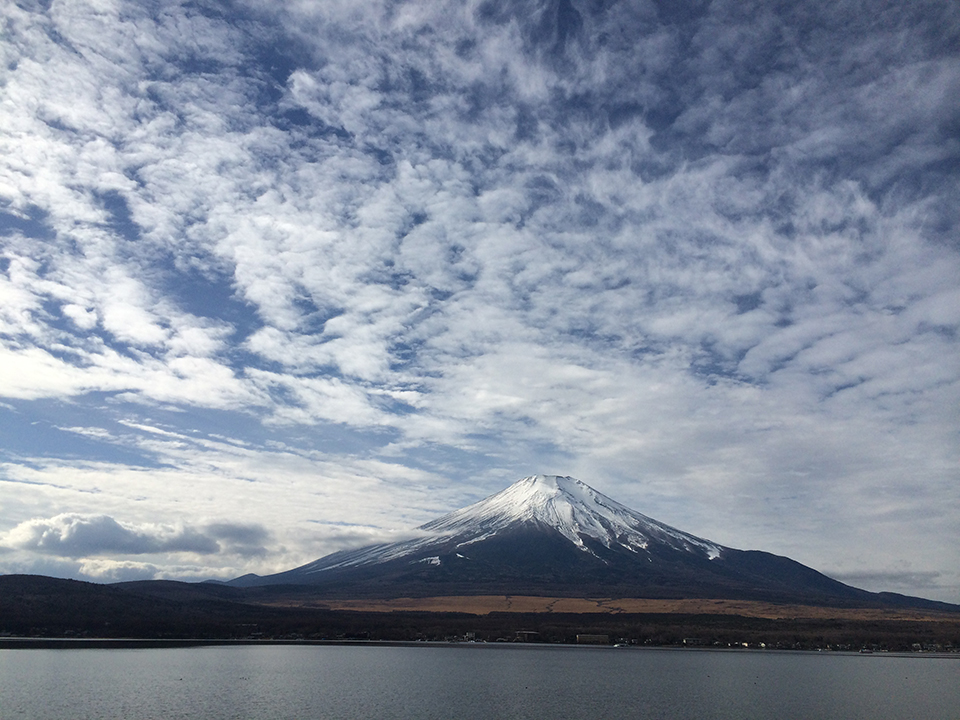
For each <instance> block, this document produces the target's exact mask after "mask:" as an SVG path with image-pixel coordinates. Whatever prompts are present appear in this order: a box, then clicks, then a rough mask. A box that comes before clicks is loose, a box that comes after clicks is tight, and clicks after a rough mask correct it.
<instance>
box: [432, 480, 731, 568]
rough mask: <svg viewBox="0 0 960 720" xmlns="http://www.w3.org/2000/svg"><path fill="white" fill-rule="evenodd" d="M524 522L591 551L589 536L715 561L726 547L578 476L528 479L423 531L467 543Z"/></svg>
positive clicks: (604, 541)
mask: <svg viewBox="0 0 960 720" xmlns="http://www.w3.org/2000/svg"><path fill="white" fill-rule="evenodd" d="M525 523H532V524H536V525H540V526H545V527H549V528H553V529H554V530H556V531H558V532H559V533H560V534H561V535H563V536H564V537H566V538H567V539H568V540H570V541H571V542H572V543H574V544H575V545H577V546H578V547H579V548H580V549H582V550H587V545H586V543H585V540H586V539H587V538H593V539H594V540H598V541H600V543H602V544H603V545H604V546H606V547H608V548H609V547H612V546H615V545H619V546H622V547H624V548H626V549H628V550H630V551H632V552H637V551H640V550H646V549H647V548H648V546H649V544H650V543H651V542H659V543H662V544H666V545H669V546H671V547H673V548H675V549H680V550H687V551H690V552H695V553H702V554H705V555H706V556H707V557H710V558H711V559H712V558H715V557H718V556H719V555H720V551H721V550H722V547H721V546H720V545H716V544H715V543H711V542H709V541H707V540H703V539H701V538H698V537H695V536H693V535H689V534H687V533H684V532H681V531H680V530H677V529H675V528H672V527H670V526H669V525H664V524H663V523H660V522H657V521H656V520H653V519H652V518H648V517H647V516H645V515H641V514H640V513H638V512H636V511H634V510H631V509H630V508H628V507H626V506H624V505H621V504H620V503H618V502H617V501H615V500H613V499H611V498H609V497H607V496H606V495H604V494H603V493H600V492H598V491H596V490H594V489H593V488H592V487H590V486H589V485H587V484H585V483H583V482H580V481H579V480H577V479H575V478H572V477H561V476H557V475H533V476H530V477H525V478H523V479H522V480H519V481H517V482H515V483H514V484H513V485H511V486H510V487H508V488H506V489H505V490H502V491H500V492H498V493H496V494H495V495H491V496H490V497H488V498H485V499H484V500H481V501H480V502H477V503H474V504H473V505H469V506H468V507H465V508H463V509H461V510H456V511H454V512H452V513H450V514H449V515H445V516H443V517H441V518H438V519H437V520H433V521H432V522H429V523H427V524H425V525H422V526H421V527H420V528H419V529H420V530H421V531H423V532H425V533H427V534H429V535H433V536H447V537H451V536H461V537H462V536H472V537H471V538H470V539H465V540H464V542H463V543H462V544H464V545H467V544H470V543H473V542H478V541H480V540H483V539H486V538H487V537H490V536H491V535H493V534H495V533H497V532H499V531H502V530H505V529H507V528H508V527H511V526H516V525H518V524H525Z"/></svg>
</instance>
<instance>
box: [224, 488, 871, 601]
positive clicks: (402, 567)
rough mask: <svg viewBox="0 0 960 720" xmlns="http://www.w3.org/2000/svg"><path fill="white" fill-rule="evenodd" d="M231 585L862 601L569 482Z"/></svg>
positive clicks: (765, 556) (501, 495) (498, 498)
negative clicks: (405, 535)
mask: <svg viewBox="0 0 960 720" xmlns="http://www.w3.org/2000/svg"><path fill="white" fill-rule="evenodd" d="M232 584H235V585H246V586H249V585H274V584H296V585H309V586H310V587H311V589H310V592H311V593H314V594H320V595H328V596H333V595H337V596H341V597H371V596H376V597H404V596H417V595H421V596H422V595H484V594H497V595H501V594H509V595H540V596H550V597H560V596H577V597H585V596H598V595H599V596H605V597H660V598H679V597H699V598H731V599H733V598H736V599H754V600H773V601H783V602H814V603H816V602H823V603H829V602H841V601H842V602H847V601H848V600H856V599H858V598H861V596H865V595H869V593H865V591H863V590H857V589H856V588H851V587H849V586H847V585H844V584H842V583H840V582H837V581H836V580H832V579H831V578H828V577H826V576H824V575H821V574H820V573H818V572H817V571H816V570H813V569H811V568H808V567H806V566H804V565H801V564H800V563H797V562H795V561H793V560H790V559H789V558H784V557H778V556H776V555H771V554H770V553H765V552H758V551H744V550H735V549H733V548H729V547H725V546H723V545H720V544H718V543H714V542H711V541H709V540H704V539H703V538H699V537H696V536H695V535H690V534H689V533H685V532H682V531H681V530H677V529H676V528H673V527H670V526H669V525H665V524H664V523H661V522H658V521H657V520H654V519H653V518H649V517H647V516H646V515H642V514H640V513H639V512H636V511H635V510H631V509H630V508H628V507H626V506H624V505H621V504H620V503H618V502H617V501H615V500H612V499H611V498H609V497H607V496H606V495H604V494H603V493H600V492H597V491H596V490H594V489H593V488H591V487H590V486H589V485H586V484H584V483H582V482H580V481H579V480H576V479H574V478H571V477H562V476H556V475H532V476H530V477H525V478H523V479H522V480H519V481H517V482H515V483H514V484H513V485H510V486H509V487H507V488H506V489H504V490H502V491H500V492H498V493H496V494H494V495H491V496H490V497H488V498H485V499H483V500H480V501H479V502H476V503H474V504H472V505H469V506H467V507H465V508H462V509H460V510H455V511H453V512H451V513H449V514H448V515H444V516H443V517H440V518H438V519H436V520H433V521H431V522H428V523H426V524H424V525H421V526H420V527H419V528H417V530H416V531H415V533H414V537H411V538H410V539H407V540H403V541H400V542H394V543H385V544H380V545H372V546H369V547H365V548H360V549H357V550H343V551H340V552H336V553H333V554H332V555H327V556H326V557H322V558H320V559H319V560H315V561H314V562H312V563H309V564H307V565H303V566H302V567H299V568H295V569H293V570H288V571H287V572H283V573H279V574H277V575H270V576H267V577H256V576H244V577H243V578H238V579H237V580H234V581H232Z"/></svg>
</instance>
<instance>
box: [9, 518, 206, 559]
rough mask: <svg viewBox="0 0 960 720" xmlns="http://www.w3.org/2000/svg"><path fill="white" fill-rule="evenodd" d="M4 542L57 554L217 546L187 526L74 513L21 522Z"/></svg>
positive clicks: (189, 549) (199, 549)
mask: <svg viewBox="0 0 960 720" xmlns="http://www.w3.org/2000/svg"><path fill="white" fill-rule="evenodd" d="M5 544H6V545H8V546H10V547H15V548H19V549H22V550H36V551H38V552H42V553H48V554H51V555H59V556H61V557H86V556H89V555H108V554H121V555H146V554H150V553H169V552H192V553H201V554H209V553H215V552H217V551H218V550H219V549H220V547H219V545H217V543H216V542H215V541H214V540H213V539H211V538H210V537H207V536H206V535H204V534H202V533H199V532H197V531H196V530H192V529H190V528H169V527H167V528H164V527H153V528H144V527H140V528H137V527H131V526H129V525H122V524H120V523H118V522H117V521H116V520H114V519H113V518H112V517H109V516H107V515H91V516H85V515H77V514H63V515H57V516H56V517H52V518H49V519H45V520H43V519H41V520H29V521H27V522H25V523H21V524H20V525H18V526H17V527H15V528H14V529H13V530H11V531H10V532H9V533H8V534H7V536H6V538H5Z"/></svg>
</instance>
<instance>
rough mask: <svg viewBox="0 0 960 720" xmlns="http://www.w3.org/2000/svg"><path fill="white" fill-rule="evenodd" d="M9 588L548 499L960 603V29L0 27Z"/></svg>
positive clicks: (699, 1) (0, 456)
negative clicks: (527, 483) (19, 579)
mask: <svg viewBox="0 0 960 720" xmlns="http://www.w3.org/2000/svg"><path fill="white" fill-rule="evenodd" d="M0 38H2V40H0V55H2V64H0V572H3V573H14V572H28V573H40V574H45V575H53V576H58V577H73V578H79V579H84V580H93V581H97V582H113V581H120V580H131V579H144V578H174V579H183V580H204V579H210V578H219V579H227V578H231V577H236V576H238V575H241V574H244V573H248V572H255V573H259V574H264V573H270V572H277V571H281V570H286V569H289V568H292V567H295V566H297V565H300V564H303V563H306V562H309V561H311V560H314V559H316V558H318V557H321V556H322V555H325V554H327V553H329V552H333V551H336V550H339V549H343V548H347V547H356V546H360V545H366V544H369V543H373V542H382V541H389V540H390V539H393V538H398V537H402V536H403V535H404V534H405V533H408V532H409V531H410V529H411V528H413V527H415V526H417V525H419V524H421V523H424V522H426V521H428V520H430V519H433V518H435V517H437V516H439V515H442V514H444V513H446V512H448V511H451V510H453V509H456V508H459V507H462V506H464V505H467V504H469V503H471V502H474V501H477V500H479V499H481V498H483V497H485V496H487V495H489V494H492V493H494V492H497V491H499V490H501V489H502V488H504V487H506V486H507V485H509V484H511V483H513V482H515V481H516V480H518V479H520V478H522V477H524V476H527V475H532V474H535V473H548V474H559V475H570V476H574V477H576V478H579V479H580V480H582V481H584V482H586V483H587V484H589V485H591V486H592V487H594V488H596V489H597V490H599V491H601V492H603V493H605V494H607V495H609V496H611V497H613V498H614V499H616V500H618V501H620V502H622V503H623V504H625V505H628V506H629V507H632V508H634V509H636V510H638V511H640V512H642V513H644V514H646V515H648V516H651V517H653V518H656V519H658V520H660V521H662V522H665V523H668V524H670V525H673V526H675V527H678V528H680V529H682V530H684V531H686V532H690V533H693V534H695V535H699V536H701V537H705V538H708V539H710V540H712V541H715V542H718V543H721V544H723V545H727V546H730V547H736V548H742V549H760V550H766V551H768V552H773V553H777V554H780V555H787V556H789V557H791V558H793V559H795V560H798V561H800V562H802V563H804V564H806V565H810V566H812V567H814V568H816V569H818V570H820V571H822V572H825V573H827V574H829V575H831V576H832V577H835V578H838V579H840V580H843V581H845V582H848V583H851V584H854V585H856V586H858V587H863V588H866V589H869V590H888V591H894V592H901V593H906V594H911V595H918V596H922V597H927V598H933V599H939V600H946V601H950V602H955V603H960V542H958V538H960V335H958V333H960V5H958V4H957V3H955V2H952V1H951V0H932V1H924V0H920V1H917V2H911V3H903V2H885V1H883V0H874V1H871V2H855V1H851V0H829V1H827V0H823V1H819V0H798V1H792V0H791V1H790V2H774V1H772V0H768V1H766V2H749V1H745V0H713V1H709V0H621V1H619V2H618V1H616V0H483V1H482V2H478V1H477V0H449V1H447V0H418V1H416V2H413V1H410V2H405V1H402V0H349V1H347V0H329V1H326V2H309V1H307V0H287V1H285V2H280V1H278V0H224V1H223V2H214V1H212V0H199V1H197V2H175V1H172V0H136V1H127V0H64V1H60V0H52V1H51V0H13V1H12V2H6V3H3V4H2V5H0Z"/></svg>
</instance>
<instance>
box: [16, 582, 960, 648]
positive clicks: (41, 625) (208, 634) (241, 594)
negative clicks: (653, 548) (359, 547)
mask: <svg viewBox="0 0 960 720" xmlns="http://www.w3.org/2000/svg"><path fill="white" fill-rule="evenodd" d="M310 592H311V589H310V588H293V587H289V586H288V587H283V588H250V589H242V588H231V587H226V586H223V585H218V584H212V583H180V582H172V581H150V582H139V583H122V584H116V585H100V584H95V583H86V582H79V581H76V580H60V579H55V578H48V577H42V576H36V575H7V576H0V635H2V636H3V637H0V642H2V641H3V640H4V638H11V639H10V640H7V643H8V644H14V645H15V644H16V641H15V640H13V638H22V637H42V638H146V639H157V640H163V639H200V640H203V639H208V640H217V639H222V640H227V639H234V640H269V639H286V640H303V641H322V640H327V641H338V640H373V641H377V640H380V641H414V640H434V641H436V640H464V639H475V640H478V641H487V642H495V641H498V640H499V641H510V642H512V641H517V640H525V641H538V642H568V643H572V642H576V641H577V636H578V635H580V636H583V635H585V634H592V635H597V636H602V637H605V638H607V639H608V641H609V642H616V641H623V642H627V643H630V644H637V645H645V644H646V645H682V644H684V641H685V640H686V641H687V644H691V643H695V644H697V645H703V646H720V647H728V646H738V647H742V646H743V644H744V643H746V644H748V645H750V646H752V647H761V645H762V646H765V647H768V648H776V647H779V648H794V649H815V648H828V647H829V648H833V649H860V648H863V647H869V648H874V649H887V650H893V651H898V650H911V649H912V650H917V649H928V650H931V649H936V650H950V649H953V648H957V647H960V608H958V607H956V606H950V605H946V604H941V605H943V608H944V611H943V612H940V613H934V614H933V615H931V616H929V617H927V618H926V619H903V618H902V617H896V616H894V615H892V614H891V616H890V618H889V619H884V618H879V619H878V618H877V617H871V618H864V619H857V618H856V617H851V616H850V615H849V613H847V615H846V616H845V617H843V618H830V617H824V618H814V619H811V618H797V619H769V618H760V617H745V616H739V615H730V614H727V615H709V614H688V613H686V614H685V613H616V614H614V613H608V614H597V613H562V612H561V613H553V612H536V613H531V612H490V613H487V614H483V615H477V614H470V613H464V612H417V611H395V612H370V611H354V610H336V609H323V608H317V607H308V606H304V605H305V604H306V601H307V600H309V599H310ZM950 608H953V609H954V611H955V612H953V613H951V612H946V611H945V610H949V609H950Z"/></svg>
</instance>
